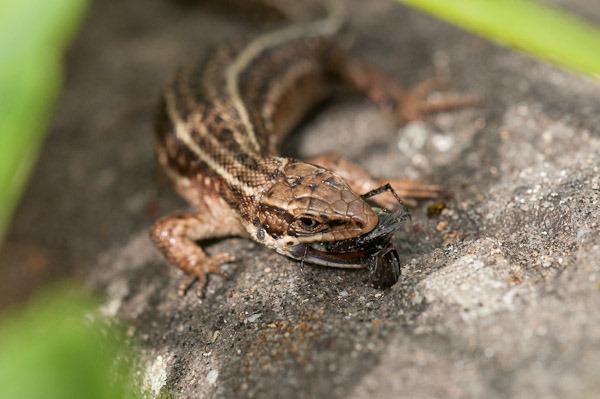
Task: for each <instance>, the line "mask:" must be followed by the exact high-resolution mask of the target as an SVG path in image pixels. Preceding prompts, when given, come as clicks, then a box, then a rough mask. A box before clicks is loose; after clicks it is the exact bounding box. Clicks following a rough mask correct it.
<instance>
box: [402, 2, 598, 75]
mask: <svg viewBox="0 0 600 399" xmlns="http://www.w3.org/2000/svg"><path fill="white" fill-rule="evenodd" d="M398 1H400V2H402V3H405V4H408V5H410V6H412V7H414V8H418V9H421V10H423V11H426V12H428V13H430V14H433V15H436V16H438V17H440V18H443V19H445V20H447V21H449V22H452V23H454V24H456V25H458V26H461V27H463V28H465V29H467V30H470V31H472V32H475V33H477V34H480V35H482V36H485V37H488V38H490V39H493V40H496V41H498V42H500V43H502V44H506V45H508V46H512V47H515V48H517V49H521V50H523V51H525V52H527V53H530V54H532V55H534V56H536V57H539V58H541V59H544V60H547V61H550V62H553V63H556V64H558V65H560V66H563V67H565V68H568V69H572V70H575V71H579V72H582V73H586V74H590V75H595V76H596V77H600V30H598V28H597V27H595V26H594V25H592V24H591V23H589V22H586V21H585V20H584V19H582V18H578V17H576V16H574V15H572V14H569V13H567V12H566V11H561V10H559V9H557V8H555V7H551V6H547V5H542V4H539V3H536V2H534V1H528V0H452V1H447V0H398Z"/></svg>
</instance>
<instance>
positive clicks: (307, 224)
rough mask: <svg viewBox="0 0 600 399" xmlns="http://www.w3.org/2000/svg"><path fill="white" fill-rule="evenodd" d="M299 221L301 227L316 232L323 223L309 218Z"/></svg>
mask: <svg viewBox="0 0 600 399" xmlns="http://www.w3.org/2000/svg"><path fill="white" fill-rule="evenodd" d="M298 221H299V223H300V226H302V227H304V228H305V229H306V230H314V229H316V228H317V227H319V225H321V222H319V221H317V220H315V219H313V218H309V217H303V218H300V219H298Z"/></svg>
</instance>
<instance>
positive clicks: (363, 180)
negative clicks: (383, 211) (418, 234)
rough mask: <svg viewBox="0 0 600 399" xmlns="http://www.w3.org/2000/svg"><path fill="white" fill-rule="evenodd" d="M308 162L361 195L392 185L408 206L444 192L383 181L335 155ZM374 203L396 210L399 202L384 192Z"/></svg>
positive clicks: (409, 181)
mask: <svg viewBox="0 0 600 399" xmlns="http://www.w3.org/2000/svg"><path fill="white" fill-rule="evenodd" d="M308 162H310V163H313V164H315V165H319V166H323V167H325V168H327V169H329V170H331V171H332V172H335V173H336V174H338V175H339V176H340V177H342V178H343V179H344V180H346V181H347V182H348V184H349V185H350V187H351V188H352V189H353V190H354V191H356V192H357V193H360V194H364V193H367V192H369V191H371V190H375V189H377V188H379V187H381V186H383V185H385V184H386V183H390V185H391V186H392V188H393V189H394V190H395V191H396V193H397V194H398V195H399V196H400V197H401V198H402V201H403V202H404V203H406V204H407V205H414V204H415V200H417V199H427V198H438V197H440V196H441V195H442V193H443V191H444V190H443V188H442V187H441V186H437V185H433V184H423V183H421V182H419V181H417V180H413V179H381V178H377V177H374V176H373V175H371V174H370V173H369V172H368V171H367V170H366V169H365V168H363V167H362V166H360V165H358V164H356V163H354V162H351V161H348V160H347V159H344V158H342V157H341V156H340V155H338V154H335V153H327V154H320V155H317V156H314V157H312V158H310V159H309V160H308ZM373 201H374V202H376V203H377V204H379V205H381V206H383V207H387V208H390V207H391V208H394V207H395V206H396V205H397V204H398V201H397V200H396V198H394V196H393V195H392V193H390V192H384V193H382V194H380V195H377V196H376V197H373Z"/></svg>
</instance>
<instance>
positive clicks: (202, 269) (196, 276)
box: [177, 253, 237, 298]
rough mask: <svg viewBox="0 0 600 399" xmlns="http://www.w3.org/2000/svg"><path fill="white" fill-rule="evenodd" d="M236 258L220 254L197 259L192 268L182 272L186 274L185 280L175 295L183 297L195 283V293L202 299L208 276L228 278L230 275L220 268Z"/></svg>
mask: <svg viewBox="0 0 600 399" xmlns="http://www.w3.org/2000/svg"><path fill="white" fill-rule="evenodd" d="M236 261H237V258H236V257H235V256H233V255H231V254H227V253H221V254H217V255H215V256H211V257H204V258H202V259H199V260H198V261H197V262H196V264H195V265H194V266H191V267H189V268H187V269H186V270H184V272H185V273H186V274H187V277H186V278H185V280H184V281H183V282H182V283H181V284H180V285H179V289H178V291H177V294H178V295H179V296H180V297H182V298H183V297H184V296H185V294H186V292H187V291H188V290H189V289H190V287H191V286H192V285H193V284H194V283H196V282H197V286H196V293H197V295H198V297H199V298H204V296H205V293H206V292H205V291H206V285H207V284H208V275H209V274H218V275H220V276H222V277H225V278H230V277H231V274H230V273H228V272H226V271H225V270H223V269H222V268H221V266H222V265H223V264H225V263H231V262H236Z"/></svg>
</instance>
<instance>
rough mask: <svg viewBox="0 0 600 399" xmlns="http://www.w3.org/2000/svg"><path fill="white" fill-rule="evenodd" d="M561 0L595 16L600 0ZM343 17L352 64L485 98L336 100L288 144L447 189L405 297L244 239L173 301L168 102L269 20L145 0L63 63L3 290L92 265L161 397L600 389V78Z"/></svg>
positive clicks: (376, 11)
mask: <svg viewBox="0 0 600 399" xmlns="http://www.w3.org/2000/svg"><path fill="white" fill-rule="evenodd" d="M563 4H564V5H566V6H569V7H571V8H572V9H573V10H575V11H578V12H580V13H582V14H585V15H586V16H587V17H589V18H592V19H593V20H595V21H596V22H598V21H600V7H599V6H598V4H597V3H596V2H595V1H593V0H589V1H583V0H581V1H564V2H563ZM348 10H349V14H350V19H349V27H350V30H351V31H352V32H353V34H354V36H353V37H354V45H353V48H352V54H353V55H354V56H356V57H358V58H361V59H363V60H368V61H370V62H372V63H373V64H375V65H378V66H380V67H382V68H385V69H386V70H388V71H390V72H391V73H392V74H394V75H395V76H397V77H398V78H399V79H400V80H402V81H403V82H405V83H406V84H408V85H415V84H417V83H418V82H419V81H422V80H424V79H426V78H428V77H431V76H434V75H436V74H443V75H447V76H449V77H450V79H451V81H452V83H453V85H454V87H453V90H455V91H459V92H462V93H469V94H477V95H479V96H481V97H482V98H483V100H484V101H483V102H482V103H481V104H480V105H479V106H476V107H471V108H466V109H461V110H458V111H452V112H445V113H440V114H437V115H431V116H430V117H428V118H427V119H426V120H425V121H420V122H413V123H410V124H408V125H406V126H402V127H400V128H398V127H396V126H394V125H393V124H391V123H390V121H388V120H386V119H385V118H384V117H382V115H381V114H379V112H378V111H377V110H376V109H375V108H374V107H373V105H371V104H370V103H368V101H366V100H364V99H363V98H361V97H357V96H340V97H339V98H336V99H334V100H332V101H331V102H329V103H328V104H326V105H325V106H323V107H321V108H320V109H319V112H317V113H315V114H314V115H312V116H311V117H310V118H308V119H307V121H306V123H304V124H303V126H301V127H300V129H299V131H298V134H297V135H295V136H294V137H293V138H291V139H290V141H289V143H288V144H287V145H286V147H285V151H287V153H291V154H295V155H298V156H309V155H313V154H317V153H319V152H323V151H333V150H335V151H338V152H342V153H343V154H344V155H345V156H346V157H347V158H350V159H352V160H354V161H357V162H359V163H361V164H363V165H365V166H366V167H367V168H369V169H370V170H371V171H372V172H373V173H375V174H377V175H381V176H387V177H412V178H422V179H427V180H429V181H432V182H435V183H437V184H441V185H443V186H445V187H446V188H447V190H448V192H449V193H450V194H451V197H450V198H449V199H447V200H445V209H443V210H442V211H441V212H440V213H435V212H433V213H432V212H429V213H428V207H429V206H431V205H435V204H436V203H437V202H435V201H432V202H423V203H420V204H419V205H418V206H416V207H414V208H412V209H411V213H412V223H411V224H410V226H408V227H407V228H406V229H405V230H404V231H402V232H401V233H400V234H398V236H397V237H396V239H395V243H396V245H397V247H398V251H399V253H400V257H401V260H402V275H401V277H400V280H399V282H398V283H397V284H396V285H395V286H394V287H392V288H391V289H389V290H384V291H379V290H375V289H373V288H371V287H369V286H368V285H367V284H366V280H367V275H366V273H365V272H364V271H345V270H337V269H331V268H325V267H315V266H310V265H304V266H302V265H301V264H300V263H298V262H295V261H292V260H289V259H287V258H284V257H282V256H279V255H277V254H275V253H273V252H271V251H269V250H268V249H266V248H263V247H261V246H259V245H257V244H254V243H252V242H250V241H247V240H244V239H239V238H230V239H226V240H221V241H216V242H214V243H211V245H210V246H209V247H208V248H209V252H211V253H216V252H222V251H229V252H232V253H234V254H236V255H238V256H239V257H240V258H241V259H242V261H241V262H240V263H239V264H237V265H235V266H232V267H231V270H232V271H233V278H231V279H230V280H221V279H219V278H213V279H211V281H210V284H209V287H208V291H207V296H206V298H205V299H204V300H202V301H200V300H199V299H198V298H197V297H196V296H195V295H194V293H193V292H192V293H191V294H188V295H187V296H186V297H185V298H184V299H183V300H180V299H179V298H178V297H177V295H176V292H177V286H178V284H179V283H180V282H181V279H182V274H181V273H180V272H179V271H178V270H176V269H174V268H170V267H168V266H167V265H166V264H165V262H164V261H163V259H162V258H161V257H160V256H159V254H158V253H157V252H156V250H155V249H154V248H153V246H152V245H151V243H150V241H149V238H148V234H147V229H148V227H149V226H150V225H151V224H152V223H153V221H154V220H155V219H156V218H157V217H159V216H160V215H163V214H166V213H168V212H171V211H174V210H177V209H185V208H186V207H187V205H186V204H185V203H184V202H183V201H182V200H180V199H179V198H177V196H176V195H175V194H174V193H173V192H172V190H171V189H170V187H169V186H168V184H167V183H166V182H165V181H164V179H162V178H161V177H160V173H159V171H158V168H157V166H156V163H155V161H154V158H153V154H152V134H153V132H152V118H153V110H154V107H155V103H156V99H157V98H158V94H159V91H160V89H161V87H162V86H163V85H164V83H165V82H166V81H167V80H168V78H169V76H170V75H171V73H172V72H173V71H174V70H175V68H176V67H177V66H178V65H179V64H180V63H182V62H184V61H185V60H186V59H188V58H189V57H190V55H191V54H194V53H196V52H199V51H201V50H202V49H203V48H205V47H206V46H208V45H209V44H211V43H215V42H218V41H221V40H225V39H227V38H233V37H236V36H238V35H246V34H253V33H256V32H257V31H259V30H260V28H259V27H258V26H257V25H256V24H255V23H252V22H249V21H244V20H242V19H240V18H239V17H237V16H232V15H227V14H223V13H219V12H215V11H212V10H209V9H206V8H204V7H197V6H191V5H189V4H179V3H176V2H167V1H149V0H130V1H127V2H107V1H105V2H100V1H98V2H96V3H95V4H94V5H93V7H92V10H91V13H90V15H89V17H88V19H87V21H86V23H85V25H84V27H83V31H82V32H81V34H80V36H79V37H78V39H77V41H76V42H75V44H74V46H73V48H72V50H71V52H70V54H69V55H68V58H67V62H66V71H67V79H66V82H65V88H64V91H63V93H62V96H61V99H60V102H59V104H58V107H57V112H56V116H55V119H54V122H53V125H52V130H51V133H50V135H49V138H48V140H47V145H46V147H45V148H44V151H43V153H42V156H41V159H40V162H39V164H38V167H37V170H36V173H35V175H34V178H33V180H32V184H31V187H30V188H29V190H28V192H27V194H26V196H25V198H24V201H23V203H22V205H21V207H20V209H19V211H18V213H17V215H16V218H15V221H14V223H13V226H12V228H11V231H10V232H9V235H8V240H7V242H6V244H5V246H4V249H3V251H2V255H1V256H2V258H1V259H2V261H3V262H4V263H6V264H7V265H9V266H11V267H9V268H6V269H5V271H6V270H8V271H9V272H10V271H11V270H12V272H10V273H12V274H13V280H10V279H8V280H7V279H4V281H5V282H4V283H3V284H4V285H6V290H4V287H3V292H5V293H6V294H5V295H9V294H10V293H11V290H13V289H14V287H19V283H14V282H13V281H15V280H16V279H17V277H19V276H22V275H23V273H24V272H23V270H29V269H31V270H33V271H36V270H38V271H39V269H40V268H41V269H43V270H45V272H41V273H42V274H44V273H45V275H47V276H54V275H55V274H56V275H65V274H66V275H76V276H79V278H80V279H81V280H82V281H83V282H84V283H85V284H86V285H87V286H89V287H91V288H93V289H94V290H95V291H96V292H97V293H99V294H100V295H102V296H103V297H104V298H105V304H104V306H103V307H102V311H103V312H105V313H106V314H108V315H111V316H112V315H114V316H118V317H120V318H122V319H124V320H125V321H126V322H127V323H129V325H130V326H131V328H130V331H131V332H132V334H133V336H134V337H136V338H137V339H138V340H139V342H140V347H141V351H142V354H141V360H140V366H139V370H137V373H138V376H140V381H141V384H142V386H143V389H144V390H145V392H146V394H147V395H148V396H149V397H161V398H167V397H173V398H289V399H296V398H352V399H359V398H390V399H391V398H566V397H570V398H573V397H577V398H598V397H600V378H599V376H600V128H599V126H600V84H599V82H598V81H594V80H592V79H590V78H585V77H581V76H576V75H574V74H571V73H568V72H564V71H561V70H558V69H556V68H554V67H552V66H549V65H546V64H543V63H540V62H537V61H534V60H532V59H530V58H528V57H526V56H524V55H522V54H519V53H516V52H513V51H509V50H506V49H504V48H501V47H499V46H497V45H495V44H491V43H489V42H487V41H485V40H483V39H480V38H477V37H474V36H472V35H469V34H467V33H464V32H461V31H459V30H457V29H456V28H453V27H450V26H448V25H446V24H444V23H442V22H439V21H436V20H434V19H432V18H430V17H427V16H425V15H422V14H420V13H417V12H415V11H412V10H409V9H407V8H404V7H402V6H400V5H398V4H396V3H394V2H392V1H383V0H378V1H369V2H363V1H359V0H355V1H352V2H349V3H348ZM23 264H25V266H27V267H29V269H27V267H25V268H23ZM40 265H41V266H40ZM36 267H37V269H36ZM15 270H17V271H15ZM19 278H22V277H19ZM34 280H35V278H34ZM7 281H9V283H7ZM18 281H21V280H18ZM21 285H22V283H21Z"/></svg>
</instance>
